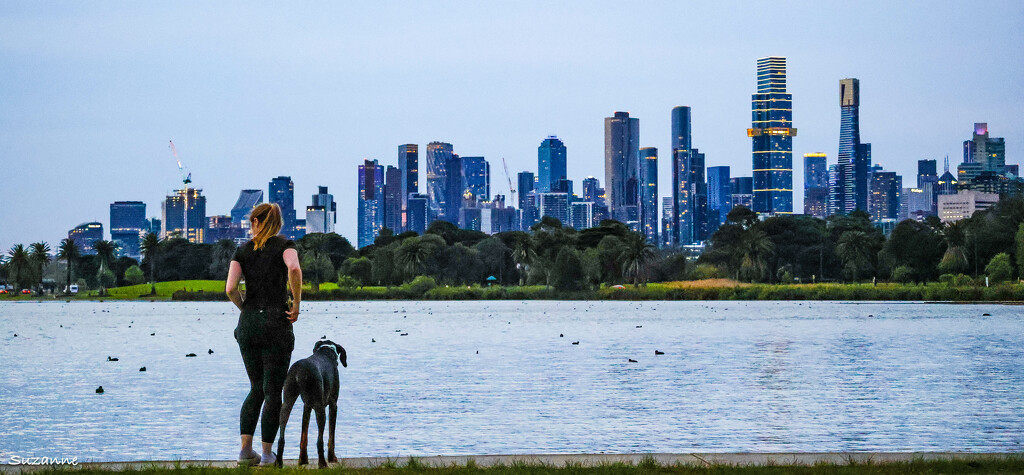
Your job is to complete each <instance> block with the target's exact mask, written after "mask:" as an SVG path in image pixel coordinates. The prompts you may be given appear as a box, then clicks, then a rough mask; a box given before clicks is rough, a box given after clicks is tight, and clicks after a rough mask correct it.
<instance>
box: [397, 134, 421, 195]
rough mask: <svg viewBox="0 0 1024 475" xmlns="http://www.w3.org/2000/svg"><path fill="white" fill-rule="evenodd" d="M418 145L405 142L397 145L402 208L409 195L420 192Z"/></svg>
mask: <svg viewBox="0 0 1024 475" xmlns="http://www.w3.org/2000/svg"><path fill="white" fill-rule="evenodd" d="M419 168H420V146H419V145H416V144H414V143H407V144H405V145H399V146H398V169H399V170H402V185H401V188H402V209H403V210H404V209H405V208H406V207H407V205H408V203H409V195H411V194H413V193H419V192H420V170H419Z"/></svg>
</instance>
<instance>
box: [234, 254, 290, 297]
mask: <svg viewBox="0 0 1024 475" xmlns="http://www.w3.org/2000/svg"><path fill="white" fill-rule="evenodd" d="M255 247H256V245H255V244H254V243H253V242H252V240H249V241H248V242H246V243H245V244H243V245H242V246H241V247H239V248H238V250H237V251H235V257H234V258H233V259H232V260H235V261H238V264H239V265H241V266H242V275H243V276H244V277H245V300H244V301H243V302H242V308H243V309H245V310H259V309H267V310H270V309H284V310H287V309H288V266H286V265H285V263H284V250H285V249H288V248H291V249H295V242H293V241H290V240H288V239H285V238H284V237H282V236H274V237H272V238H270V239H267V242H266V243H265V244H264V245H263V247H262V248H261V249H259V250H257V249H255Z"/></svg>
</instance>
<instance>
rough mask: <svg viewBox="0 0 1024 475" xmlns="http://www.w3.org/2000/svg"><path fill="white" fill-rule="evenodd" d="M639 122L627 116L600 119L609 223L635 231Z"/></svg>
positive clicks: (637, 212)
mask: <svg viewBox="0 0 1024 475" xmlns="http://www.w3.org/2000/svg"><path fill="white" fill-rule="evenodd" d="M639 152H640V120H639V119H636V118H630V117H629V112H615V114H614V115H613V116H612V117H606V118H605V119H604V177H605V180H604V182H605V187H606V194H607V197H608V208H609V210H610V211H611V215H612V219H616V220H619V221H621V222H623V223H626V224H627V225H630V226H632V227H635V226H636V225H637V223H638V222H639V219H640V216H639V212H640V206H639V192H640V170H639V168H640V162H639V160H638V157H639Z"/></svg>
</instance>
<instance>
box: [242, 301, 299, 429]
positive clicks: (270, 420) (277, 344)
mask: <svg viewBox="0 0 1024 475" xmlns="http://www.w3.org/2000/svg"><path fill="white" fill-rule="evenodd" d="M282 321H283V323H282ZM235 340H237V341H238V348H239V350H241V352H242V362H243V363H245V372H246V373H247V374H248V375H249V384H250V389H249V395H248V396H247V397H246V398H245V402H243V403H242V411H241V414H240V415H239V428H240V431H241V434H242V435H253V433H254V432H255V431H256V421H257V420H258V419H260V417H261V416H260V407H261V406H262V407H263V415H262V419H263V423H262V424H261V431H262V435H263V442H267V443H273V442H274V437H275V436H276V435H277V428H278V424H279V422H280V417H281V389H282V388H283V387H284V379H285V377H286V376H287V375H288V364H289V363H290V362H291V358H292V349H293V348H294V346H295V336H294V334H293V333H292V324H291V323H290V322H288V320H287V319H285V316H284V314H283V313H279V312H268V311H260V310H243V311H242V315H241V316H240V317H239V319H238V327H237V328H235Z"/></svg>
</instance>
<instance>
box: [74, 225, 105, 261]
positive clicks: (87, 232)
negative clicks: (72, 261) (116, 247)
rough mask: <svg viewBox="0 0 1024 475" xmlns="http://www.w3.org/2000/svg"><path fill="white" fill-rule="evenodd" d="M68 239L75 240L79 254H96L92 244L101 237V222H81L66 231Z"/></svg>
mask: <svg viewBox="0 0 1024 475" xmlns="http://www.w3.org/2000/svg"><path fill="white" fill-rule="evenodd" d="M68 239H70V240H72V241H74V242H75V245H76V246H78V252H79V254H81V255H83V256H84V255H89V254H96V249H95V248H94V247H93V244H95V243H96V241H100V240H102V239H103V224H101V223H97V222H95V221H93V222H91V223H82V224H79V225H78V226H75V227H74V229H72V230H70V231H68Z"/></svg>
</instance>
